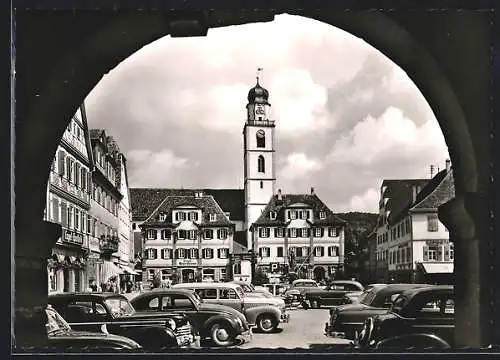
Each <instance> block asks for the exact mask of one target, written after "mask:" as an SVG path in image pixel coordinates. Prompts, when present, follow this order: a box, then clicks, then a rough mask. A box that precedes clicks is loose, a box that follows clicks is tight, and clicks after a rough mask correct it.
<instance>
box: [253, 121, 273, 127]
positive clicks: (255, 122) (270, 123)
mask: <svg viewBox="0 0 500 360" xmlns="http://www.w3.org/2000/svg"><path fill="white" fill-rule="evenodd" d="M247 124H248V125H257V126H274V120H247Z"/></svg>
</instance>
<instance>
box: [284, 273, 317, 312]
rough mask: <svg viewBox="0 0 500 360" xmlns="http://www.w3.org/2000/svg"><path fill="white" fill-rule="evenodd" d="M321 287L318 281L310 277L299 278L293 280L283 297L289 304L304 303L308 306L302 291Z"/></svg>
mask: <svg viewBox="0 0 500 360" xmlns="http://www.w3.org/2000/svg"><path fill="white" fill-rule="evenodd" d="M311 289H320V287H319V285H318V283H317V282H316V281H314V280H310V279H297V280H294V281H292V283H291V285H290V286H289V287H288V289H286V290H285V293H284V294H283V297H284V298H285V302H286V304H287V305H289V306H299V305H302V306H304V305H305V307H307V306H308V305H307V304H306V303H304V297H303V295H302V292H303V291H305V290H311Z"/></svg>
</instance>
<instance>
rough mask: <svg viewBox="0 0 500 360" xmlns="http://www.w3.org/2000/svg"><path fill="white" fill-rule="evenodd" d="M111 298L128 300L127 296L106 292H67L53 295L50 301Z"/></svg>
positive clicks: (50, 296)
mask: <svg viewBox="0 0 500 360" xmlns="http://www.w3.org/2000/svg"><path fill="white" fill-rule="evenodd" d="M110 297H120V298H124V299H127V298H126V297H125V296H123V295H122V294H116V293H113V292H104V293H98V292H67V293H58V294H51V295H49V296H48V298H49V299H50V300H60V301H64V300H71V299H106V298H110Z"/></svg>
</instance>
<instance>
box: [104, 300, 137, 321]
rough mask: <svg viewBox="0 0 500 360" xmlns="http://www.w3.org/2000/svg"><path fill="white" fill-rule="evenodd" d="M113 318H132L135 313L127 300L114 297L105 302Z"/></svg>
mask: <svg viewBox="0 0 500 360" xmlns="http://www.w3.org/2000/svg"><path fill="white" fill-rule="evenodd" d="M104 302H105V303H106V305H107V306H108V309H109V311H110V313H111V315H113V317H124V316H132V315H134V313H135V311H134V308H133V307H132V305H130V303H129V302H128V300H127V299H126V298H121V297H114V298H107V299H106V300H104Z"/></svg>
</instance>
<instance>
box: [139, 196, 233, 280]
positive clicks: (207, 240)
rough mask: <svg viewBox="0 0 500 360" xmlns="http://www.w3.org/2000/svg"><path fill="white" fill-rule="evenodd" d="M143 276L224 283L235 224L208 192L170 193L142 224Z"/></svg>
mask: <svg viewBox="0 0 500 360" xmlns="http://www.w3.org/2000/svg"><path fill="white" fill-rule="evenodd" d="M139 227H140V229H141V233H142V238H143V239H144V243H143V249H144V250H143V252H144V254H143V256H144V258H143V259H144V261H143V270H144V273H143V279H149V280H152V279H153V277H154V276H155V275H156V274H159V275H160V276H161V279H162V280H166V279H173V278H176V281H179V282H192V281H196V280H198V281H201V280H203V281H220V280H226V279H227V275H228V265H229V254H230V253H231V252H232V250H233V236H234V233H235V228H236V227H235V224H234V223H233V222H231V221H230V219H229V217H228V216H226V214H225V212H224V211H223V210H222V209H221V207H220V206H219V204H218V203H217V202H216V201H215V199H214V197H213V196H211V195H209V194H206V193H205V192H204V191H202V190H191V191H185V190H179V191H177V192H176V191H174V190H171V191H169V194H168V195H166V196H165V198H164V199H163V200H162V201H161V202H160V203H159V204H158V206H157V207H156V209H155V210H154V211H153V212H152V213H151V215H150V216H148V218H146V219H145V220H144V221H143V222H142V224H141V225H140V226H139Z"/></svg>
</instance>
